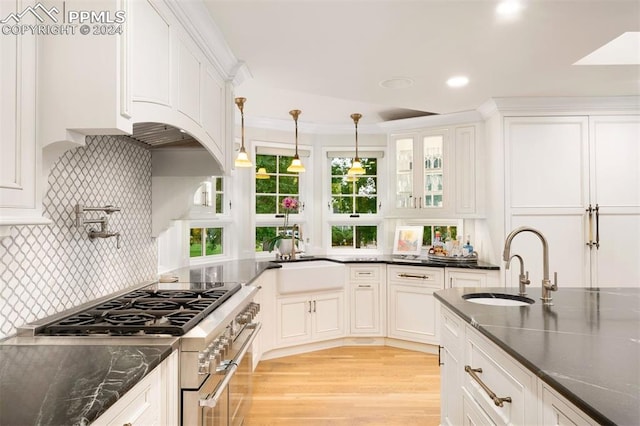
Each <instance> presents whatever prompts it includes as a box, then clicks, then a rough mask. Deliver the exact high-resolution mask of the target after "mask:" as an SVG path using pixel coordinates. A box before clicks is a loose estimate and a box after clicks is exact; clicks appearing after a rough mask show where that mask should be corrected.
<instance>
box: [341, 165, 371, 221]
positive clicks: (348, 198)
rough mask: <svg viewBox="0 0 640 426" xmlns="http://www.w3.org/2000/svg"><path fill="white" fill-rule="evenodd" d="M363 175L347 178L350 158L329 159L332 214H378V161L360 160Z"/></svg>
mask: <svg viewBox="0 0 640 426" xmlns="http://www.w3.org/2000/svg"><path fill="white" fill-rule="evenodd" d="M360 161H361V162H362V167H363V168H364V170H365V174H364V175H361V176H359V177H358V179H353V178H351V177H349V176H347V171H348V170H349V167H351V158H345V157H333V158H330V165H331V205H332V212H333V213H334V214H349V215H356V214H357V215H361V214H364V215H370V214H377V213H378V176H377V175H378V159H377V158H360Z"/></svg>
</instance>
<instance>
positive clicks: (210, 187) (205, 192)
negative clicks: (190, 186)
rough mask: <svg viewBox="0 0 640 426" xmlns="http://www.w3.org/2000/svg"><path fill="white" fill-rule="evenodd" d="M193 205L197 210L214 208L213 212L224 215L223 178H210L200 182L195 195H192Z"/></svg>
mask: <svg viewBox="0 0 640 426" xmlns="http://www.w3.org/2000/svg"><path fill="white" fill-rule="evenodd" d="M193 205H194V206H196V207H199V208H210V207H212V206H215V212H216V213H218V214H223V213H224V178H223V177H217V176H211V177H210V178H208V179H207V180H206V181H204V182H202V183H201V184H200V186H199V187H198V189H197V190H196V192H195V194H193Z"/></svg>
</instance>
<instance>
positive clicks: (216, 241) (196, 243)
mask: <svg viewBox="0 0 640 426" xmlns="http://www.w3.org/2000/svg"><path fill="white" fill-rule="evenodd" d="M223 232H224V229H223V228H191V229H190V232H189V257H202V256H215V255H221V254H223V253H224V250H223V246H222V244H223Z"/></svg>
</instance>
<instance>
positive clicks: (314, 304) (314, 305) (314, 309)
mask: <svg viewBox="0 0 640 426" xmlns="http://www.w3.org/2000/svg"><path fill="white" fill-rule="evenodd" d="M315 311H316V301H315V300H314V301H313V312H315Z"/></svg>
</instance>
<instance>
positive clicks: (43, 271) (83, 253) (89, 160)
mask: <svg viewBox="0 0 640 426" xmlns="http://www.w3.org/2000/svg"><path fill="white" fill-rule="evenodd" d="M48 181H49V189H48V190H47V193H46V194H45V196H44V199H43V211H44V216H46V217H48V218H49V219H51V220H52V221H53V224H52V225H51V226H16V227H13V229H12V237H13V238H4V239H2V241H1V242H0V284H1V287H0V337H4V336H8V335H11V334H13V333H15V330H16V327H18V326H20V325H23V324H25V323H28V322H32V321H35V320H37V319H41V318H44V317H47V316H49V315H52V314H55V313H57V312H61V311H64V310H66V309H69V308H72V307H74V306H77V305H80V304H82V303H85V302H88V301H91V300H93V299H95V298H98V297H101V296H105V295H108V294H110V293H113V292H114V291H117V290H121V289H123V288H126V287H129V286H131V285H133V284H137V283H140V282H142V281H145V280H150V279H153V278H155V275H156V271H157V249H156V242H155V240H153V239H152V238H151V152H150V151H149V150H148V149H147V148H145V147H144V146H143V145H142V144H140V143H137V142H135V141H132V140H130V139H128V138H126V137H124V136H91V137H87V138H86V146H84V147H79V148H75V149H72V150H70V151H67V152H66V153H65V154H64V155H63V156H62V157H61V158H60V159H59V160H58V161H57V162H56V163H55V164H54V166H53V167H52V169H51V172H50V174H49V178H48ZM79 203H80V204H83V205H85V206H91V207H95V206H105V205H109V204H111V205H114V206H117V207H120V208H121V210H120V211H119V212H115V213H113V214H111V215H110V216H109V229H110V230H111V231H114V232H120V234H121V237H120V243H121V248H120V249H117V248H116V239H115V238H106V239H96V240H93V241H92V240H89V238H88V231H89V229H90V228H91V227H95V228H99V226H100V225H85V226H84V227H83V228H82V229H78V228H77V227H76V226H75V213H74V207H75V205H76V204H79ZM86 215H87V217H89V218H96V219H97V218H100V216H101V215H104V213H102V212H88V213H86Z"/></svg>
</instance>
